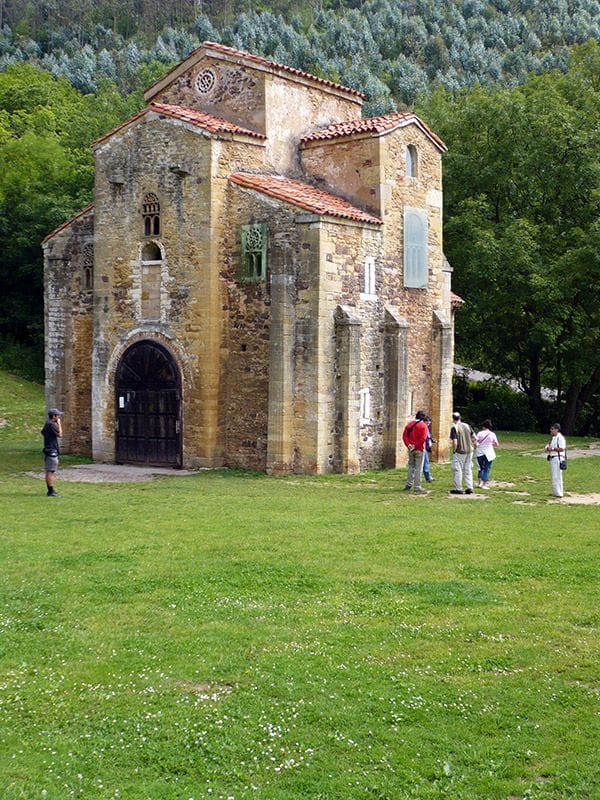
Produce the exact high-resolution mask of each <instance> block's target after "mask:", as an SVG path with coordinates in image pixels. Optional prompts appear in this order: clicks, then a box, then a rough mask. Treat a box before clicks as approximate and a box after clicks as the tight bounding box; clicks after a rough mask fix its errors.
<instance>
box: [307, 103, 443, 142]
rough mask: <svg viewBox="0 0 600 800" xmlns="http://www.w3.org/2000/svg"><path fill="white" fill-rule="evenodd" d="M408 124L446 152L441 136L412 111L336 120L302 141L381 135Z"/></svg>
mask: <svg viewBox="0 0 600 800" xmlns="http://www.w3.org/2000/svg"><path fill="white" fill-rule="evenodd" d="M407 125H416V126H417V127H418V128H419V129H420V130H421V131H422V132H423V133H424V134H425V136H427V137H428V138H429V139H431V141H432V142H433V143H434V145H435V146H436V147H438V148H439V149H440V150H441V151H442V152H446V150H447V149H448V148H447V147H446V145H445V144H444V142H443V141H442V140H441V139H440V137H439V136H436V134H435V133H434V132H433V131H432V130H431V128H428V127H427V125H425V123H424V122H423V121H422V120H420V119H419V118H418V117H417V116H416V115H415V114H413V113H412V112H410V111H395V112H393V113H392V114H384V115H383V116H381V117H370V118H367V119H355V120H350V121H348V122H335V123H334V124H333V125H329V126H328V127H327V128H323V129H322V130H320V131H314V133H309V134H308V135H307V136H304V138H303V139H302V140H301V141H302V143H305V142H316V141H320V140H322V139H338V138H340V137H341V136H352V135H353V134H357V133H371V134H374V135H377V136H381V135H382V134H384V133H390V132H391V131H394V130H396V128H404V127H406V126H407Z"/></svg>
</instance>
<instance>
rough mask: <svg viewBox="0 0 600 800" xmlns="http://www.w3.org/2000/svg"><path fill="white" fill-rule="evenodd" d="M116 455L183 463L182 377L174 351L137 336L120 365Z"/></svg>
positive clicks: (143, 461) (130, 461)
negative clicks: (138, 338) (181, 421)
mask: <svg viewBox="0 0 600 800" xmlns="http://www.w3.org/2000/svg"><path fill="white" fill-rule="evenodd" d="M115 387H116V417H117V434H116V461H117V462H119V463H122V464H151V465H153V466H171V467H179V466H181V428H180V409H181V380H180V375H179V370H178V368H177V364H176V363H175V361H174V359H173V357H172V356H171V354H170V353H169V352H168V351H167V350H166V349H165V348H164V347H162V346H161V345H159V344H157V343H156V342H149V341H144V342H138V343H137V344H134V345H133V346H132V347H130V348H129V350H127V351H126V353H125V354H124V356H123V358H122V359H121V363H120V364H119V367H118V369H117V375H116V380H115Z"/></svg>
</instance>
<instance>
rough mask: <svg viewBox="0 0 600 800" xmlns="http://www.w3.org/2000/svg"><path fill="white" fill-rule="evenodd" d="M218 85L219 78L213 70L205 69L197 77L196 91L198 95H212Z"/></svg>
mask: <svg viewBox="0 0 600 800" xmlns="http://www.w3.org/2000/svg"><path fill="white" fill-rule="evenodd" d="M216 83H217V76H216V75H215V73H214V72H213V71H212V69H203V70H200V72H199V73H198V74H197V75H196V91H197V92H198V94H210V93H211V92H212V90H213V89H214V88H215V86H216Z"/></svg>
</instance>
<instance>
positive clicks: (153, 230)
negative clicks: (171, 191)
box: [142, 192, 160, 236]
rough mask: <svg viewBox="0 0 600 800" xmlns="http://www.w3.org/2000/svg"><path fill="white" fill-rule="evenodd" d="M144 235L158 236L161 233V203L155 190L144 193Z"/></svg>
mask: <svg viewBox="0 0 600 800" xmlns="http://www.w3.org/2000/svg"><path fill="white" fill-rule="evenodd" d="M142 217H143V219H144V236H158V234H159V233H160V203H159V202H158V197H157V196H156V195H155V194H154V192H148V194H146V195H144V201H143V203H142Z"/></svg>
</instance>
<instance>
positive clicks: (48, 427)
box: [42, 408, 62, 497]
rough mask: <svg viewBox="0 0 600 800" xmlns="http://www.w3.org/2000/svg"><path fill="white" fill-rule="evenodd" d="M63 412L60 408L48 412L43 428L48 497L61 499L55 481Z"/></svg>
mask: <svg viewBox="0 0 600 800" xmlns="http://www.w3.org/2000/svg"><path fill="white" fill-rule="evenodd" d="M61 416H62V411H59V410H58V408H51V409H49V411H48V421H47V422H46V424H45V425H44V427H43V428H42V436H43V437H44V449H43V451H42V452H43V453H44V467H45V469H46V489H47V493H46V494H47V496H48V497H60V495H59V494H58V492H56V490H55V489H54V479H55V477H56V470H57V469H58V457H59V455H60V445H59V442H58V440H59V439H60V438H61V436H62V424H61V421H60V418H61Z"/></svg>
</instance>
